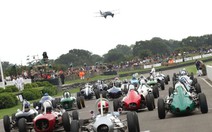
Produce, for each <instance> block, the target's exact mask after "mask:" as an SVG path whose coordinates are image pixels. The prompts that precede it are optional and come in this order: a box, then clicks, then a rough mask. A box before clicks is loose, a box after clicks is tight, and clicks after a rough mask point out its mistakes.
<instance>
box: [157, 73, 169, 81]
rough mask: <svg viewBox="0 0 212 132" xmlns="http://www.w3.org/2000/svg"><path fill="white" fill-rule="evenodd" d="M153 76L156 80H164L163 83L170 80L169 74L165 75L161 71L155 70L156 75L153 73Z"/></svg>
mask: <svg viewBox="0 0 212 132" xmlns="http://www.w3.org/2000/svg"><path fill="white" fill-rule="evenodd" d="M155 78H156V79H157V80H158V81H161V80H163V82H164V83H165V84H169V81H170V77H169V75H166V76H165V75H164V74H162V73H161V72H157V73H156V75H155Z"/></svg>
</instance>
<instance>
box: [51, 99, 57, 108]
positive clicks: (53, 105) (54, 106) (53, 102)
mask: <svg viewBox="0 0 212 132" xmlns="http://www.w3.org/2000/svg"><path fill="white" fill-rule="evenodd" d="M51 102H52V107H53V108H56V107H57V102H56V100H52V101H51Z"/></svg>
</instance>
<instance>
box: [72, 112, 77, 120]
mask: <svg viewBox="0 0 212 132" xmlns="http://www.w3.org/2000/svg"><path fill="white" fill-rule="evenodd" d="M72 120H79V113H78V111H76V110H74V111H73V112H72Z"/></svg>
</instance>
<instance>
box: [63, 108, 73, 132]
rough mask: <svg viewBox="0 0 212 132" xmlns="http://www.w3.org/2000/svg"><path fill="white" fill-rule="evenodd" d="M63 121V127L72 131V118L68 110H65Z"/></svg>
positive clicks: (67, 131) (68, 131) (67, 130)
mask: <svg viewBox="0 0 212 132" xmlns="http://www.w3.org/2000/svg"><path fill="white" fill-rule="evenodd" d="M62 122H63V127H64V130H65V131H66V132H70V130H71V128H70V119H69V114H68V113H67V112H64V113H63V115H62Z"/></svg>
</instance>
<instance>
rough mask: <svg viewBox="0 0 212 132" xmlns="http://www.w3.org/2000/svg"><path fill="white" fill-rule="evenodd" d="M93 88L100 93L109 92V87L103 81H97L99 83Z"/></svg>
mask: <svg viewBox="0 0 212 132" xmlns="http://www.w3.org/2000/svg"><path fill="white" fill-rule="evenodd" d="M93 88H94V89H99V90H100V91H102V90H107V89H108V85H107V84H106V83H105V82H104V81H102V80H97V82H96V83H94V85H93Z"/></svg>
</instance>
